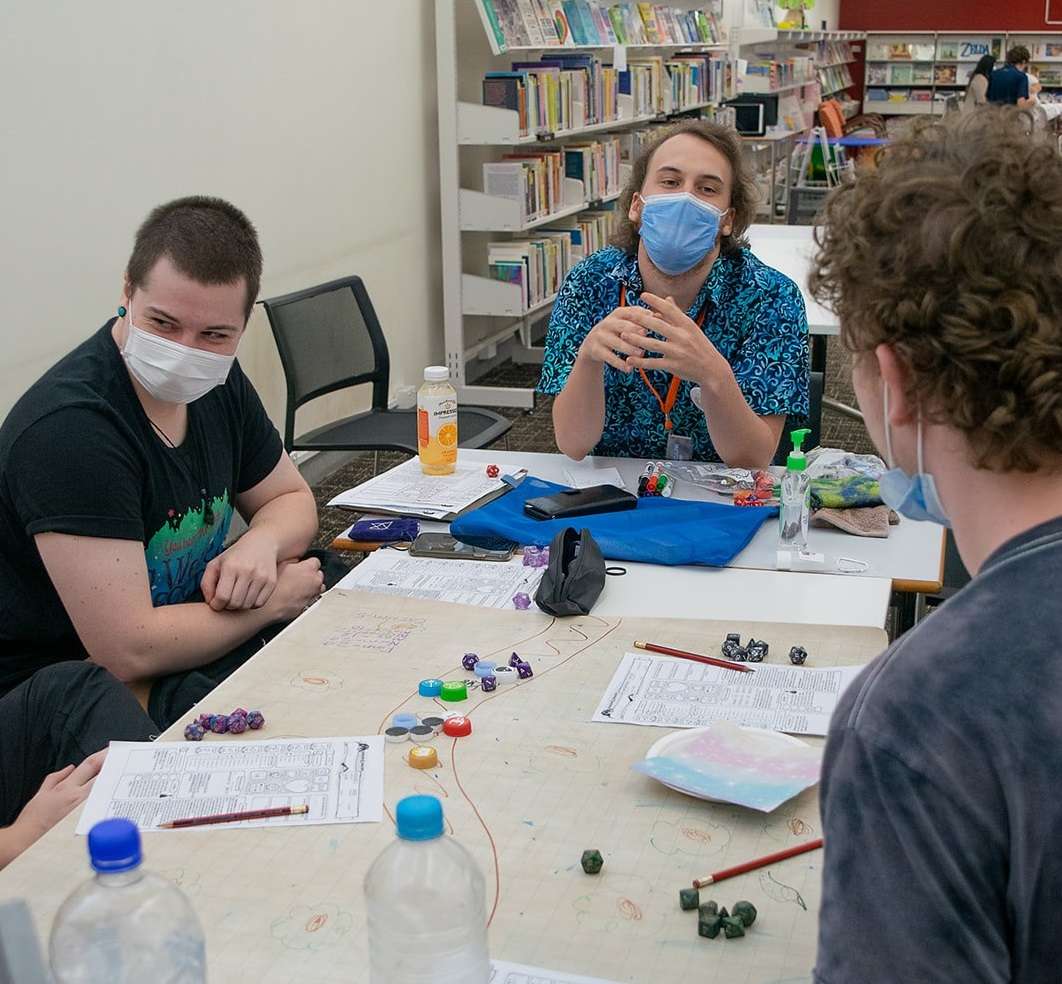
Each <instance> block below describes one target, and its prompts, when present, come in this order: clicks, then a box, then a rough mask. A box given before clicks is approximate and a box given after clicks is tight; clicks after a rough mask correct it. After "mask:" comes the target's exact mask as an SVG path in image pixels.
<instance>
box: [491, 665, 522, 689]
mask: <svg viewBox="0 0 1062 984" xmlns="http://www.w3.org/2000/svg"><path fill="white" fill-rule="evenodd" d="M519 679H520V678H519V677H518V676H517V675H516V670H514V669H513V668H512V667H511V666H498V667H495V669H494V681H495V683H497V684H499V685H501V684H508V683H516V681H517V680H519Z"/></svg>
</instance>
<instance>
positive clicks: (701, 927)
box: [697, 916, 723, 940]
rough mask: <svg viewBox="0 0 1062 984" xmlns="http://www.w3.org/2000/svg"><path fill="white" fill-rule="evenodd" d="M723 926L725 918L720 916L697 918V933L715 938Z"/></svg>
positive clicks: (711, 938)
mask: <svg viewBox="0 0 1062 984" xmlns="http://www.w3.org/2000/svg"><path fill="white" fill-rule="evenodd" d="M722 928H723V920H722V919H720V918H719V917H718V916H704V917H702V918H700V919H698V920H697V935H698V936H705V937H707V938H708V939H710V940H714V939H715V938H716V937H717V936H718V935H719V930H721V929H722Z"/></svg>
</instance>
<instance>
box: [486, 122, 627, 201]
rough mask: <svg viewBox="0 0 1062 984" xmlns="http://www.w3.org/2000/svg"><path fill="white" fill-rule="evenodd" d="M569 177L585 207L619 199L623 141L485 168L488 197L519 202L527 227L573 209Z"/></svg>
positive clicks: (541, 151) (540, 152)
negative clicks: (615, 196) (611, 199)
mask: <svg viewBox="0 0 1062 984" xmlns="http://www.w3.org/2000/svg"><path fill="white" fill-rule="evenodd" d="M568 178H570V179H574V180H576V181H579V182H581V184H582V189H581V195H580V199H581V201H582V202H593V201H601V200H602V199H604V198H609V197H611V196H614V195H618V194H619V191H620V141H619V138H618V137H612V138H610V139H604V140H593V141H589V142H587V143H577V144H574V143H573V144H565V145H564V146H563V147H535V148H534V149H528V150H526V151H524V152H523V153H514V154H505V155H504V156H503V157H502V159H501V160H500V161H491V162H489V163H486V164H484V165H483V191H484V193H485V194H487V195H491V196H493V197H495V198H509V199H512V200H514V201H517V202H519V203H520V214H521V218H522V220H523V222H536V221H538V220H539V219H542V218H545V217H546V216H548V215H550V214H552V213H554V212H559V211H561V210H562V209H564V208H566V207H569V206H570V205H571V204H572V203H573V202H572V198H573V196H574V194H575V193H574V191H570V190H569V191H568V192H567V194H566V185H565V179H568ZM576 203H577V202H576Z"/></svg>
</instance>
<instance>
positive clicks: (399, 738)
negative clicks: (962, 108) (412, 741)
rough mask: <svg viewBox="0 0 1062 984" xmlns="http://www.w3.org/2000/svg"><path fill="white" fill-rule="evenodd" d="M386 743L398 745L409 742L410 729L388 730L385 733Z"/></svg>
mask: <svg viewBox="0 0 1062 984" xmlns="http://www.w3.org/2000/svg"><path fill="white" fill-rule="evenodd" d="M384 741H389V742H393V743H395V744H397V743H398V742H403V741H409V728H388V729H387V730H386V731H385V732H384Z"/></svg>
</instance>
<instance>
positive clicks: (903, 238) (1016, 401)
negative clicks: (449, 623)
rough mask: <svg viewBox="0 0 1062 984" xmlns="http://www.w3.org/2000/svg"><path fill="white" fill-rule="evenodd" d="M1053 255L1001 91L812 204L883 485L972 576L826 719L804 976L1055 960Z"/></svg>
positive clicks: (1056, 172) (1057, 725) (894, 148)
mask: <svg viewBox="0 0 1062 984" xmlns="http://www.w3.org/2000/svg"><path fill="white" fill-rule="evenodd" d="M1013 203H1021V204H1020V207H1013ZM1059 256H1062V158H1060V157H1059V155H1058V153H1057V151H1056V150H1055V149H1054V147H1052V146H1051V144H1050V142H1048V141H1047V140H1045V139H1044V138H1043V137H1042V136H1041V135H1040V134H1039V133H1032V132H1030V124H1029V120H1028V115H1027V114H1026V113H1023V112H1020V111H1018V110H1016V109H1011V108H1003V107H995V108H994V107H988V108H986V109H985V110H982V111H980V112H977V113H970V114H952V115H950V116H948V117H946V118H945V119H944V120H943V121H942V122H941V121H927V124H926V125H924V126H922V127H920V128H918V129H916V130H915V132H914V133H913V134H912V135H910V136H909V137H906V138H904V139H901V140H899V141H897V142H895V143H893V144H892V145H891V146H890V147H889V148H888V149H887V150H886V151H885V153H884V154H883V155H882V156H881V158H880V160H879V163H878V167H877V170H876V171H863V172H861V173H860V174H858V176H857V177H856V179H855V181H854V182H853V183H850V184H846V185H843V186H842V187H841V188H840V189H839V190H838V191H836V192H834V194H833V195H832V196H831V198H830V199H829V200H828V202H827V204H826V206H825V211H824V224H823V226H822V228H821V232H820V238H819V253H818V256H817V258H816V260H815V262H814V266H813V272H812V275H811V289H812V293H813V294H814V296H815V297H816V298H817V299H818V300H819V301H820V302H821V303H823V304H827V305H829V306H831V307H832V308H833V309H834V310H835V311H836V313H837V315H838V317H839V320H840V324H841V338H842V341H843V343H844V344H845V346H846V347H847V348H848V349H849V350H850V351H851V352H852V353H853V358H854V364H853V372H852V379H853V384H854V388H855V392H856V396H857V398H858V400H859V406H860V409H861V410H862V411H863V414H864V416H865V419H866V425H867V429H868V431H869V432H870V436H871V437H872V438H873V441H874V443H875V444H876V445H877V447H878V449H879V450H881V452H882V454H883V455H884V456H885V460H886V461H887V462H888V464H889V467H890V471H888V472H887V473H886V474H885V475H884V476H883V478H882V480H881V493H882V498H883V499H884V500H885V502H886V504H888V505H890V506H891V507H892V508H894V509H898V510H899V511H900V512H901V513H904V514H905V515H907V516H910V517H911V518H914V519H923V520H925V519H928V520H931V521H935V522H938V523H942V524H945V525H949V524H950V526H951V528H952V530H953V532H954V535H955V542H956V544H957V546H958V549H959V553H960V554H961V556H962V559H963V562H964V563H965V565H966V567H967V569H968V570H969V571H970V573H971V574H972V575H973V579H972V580H971V581H970V583H969V584H968V585H967V586H966V587H964V588H963V589H962V590H961V591H959V592H958V593H957V594H955V595H954V596H953V597H952V598H950V599H949V600H948V601H947V602H946V603H945V604H944V605H943V606H941V607H940V608H939V609H938V610H937V611H936V612H935V613H934V614H933V615H931V616H930V617H929V618H926V619H924V620H923V621H922V622H920V623H919V624H918V625H917V626H916V627H915V628H914V629H912V630H911V631H910V632H908V633H906V634H905V635H904V636H902V637H901V638H900V639H898V640H897V641H896V642H895V643H894V644H893V645H892V646H891V647H890V648H889V649H888V650H887V651H886V652H885V653H884V654H883V655H882V656H880V657H878V659H877V660H876V661H874V662H873V663H871V665H870V666H868V667H867V668H866V669H865V670H864V672H863V673H862V675H861V676H860V677H858V678H857V679H856V681H855V682H854V683H853V684H852V686H851V687H850V688H849V689H848V690H847V691H846V693H845V694H844V695H843V696H842V698H841V701H840V703H839V704H838V707H837V710H836V712H835V713H834V715H833V719H832V721H831V724H830V733H829V737H828V739H827V744H826V751H825V758H824V761H823V773H822V788H821V809H822V820H823V836H824V838H825V852H826V853H825V858H824V872H823V885H822V911H821V916H820V921H819V952H818V962H817V967H816V971H815V980H816V981H817V982H818V984H841V982H845V984H847V982H849V981H859V982H860V984H875V982H881V984H885V982H889V984H892V982H894V981H918V982H919V984H935V982H939V984H956V982H959V981H962V982H967V981H969V982H974V981H977V982H986V984H987V982H1000V984H1002V982H1010V984H1043V982H1047V981H1057V980H1058V979H1059V968H1060V967H1062V934H1060V933H1059V931H1058V918H1059V910H1058V901H1059V899H1060V898H1062V852H1060V851H1059V846H1058V845H1059V832H1060V831H1062V797H1060V796H1059V792H1058V790H1059V777H1060V776H1062V659H1060V658H1059V639H1060V638H1062V591H1059V589H1058V575H1059V571H1062V277H1059V275H1058V258H1059ZM856 940H858V941H859V945H858V946H854V945H853V941H856Z"/></svg>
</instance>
